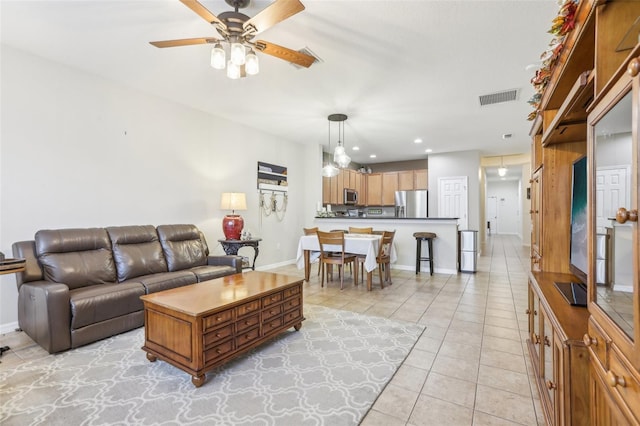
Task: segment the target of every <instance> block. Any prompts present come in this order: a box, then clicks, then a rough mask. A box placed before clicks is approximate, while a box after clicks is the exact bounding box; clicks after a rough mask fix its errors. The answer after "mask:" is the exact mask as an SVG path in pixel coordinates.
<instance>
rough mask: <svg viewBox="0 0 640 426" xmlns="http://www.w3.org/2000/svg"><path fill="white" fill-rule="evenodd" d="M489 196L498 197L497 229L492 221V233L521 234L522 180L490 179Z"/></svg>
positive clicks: (488, 185) (488, 184)
mask: <svg viewBox="0 0 640 426" xmlns="http://www.w3.org/2000/svg"><path fill="white" fill-rule="evenodd" d="M488 197H496V198H497V216H498V218H497V221H496V222H497V226H496V229H493V223H492V229H491V234H511V235H518V236H520V233H521V232H522V210H521V202H520V201H521V200H520V181H519V180H504V181H503V180H498V181H495V180H494V181H489V182H488V183H487V198H488ZM487 220H489V219H487ZM485 225H486V224H485Z"/></svg>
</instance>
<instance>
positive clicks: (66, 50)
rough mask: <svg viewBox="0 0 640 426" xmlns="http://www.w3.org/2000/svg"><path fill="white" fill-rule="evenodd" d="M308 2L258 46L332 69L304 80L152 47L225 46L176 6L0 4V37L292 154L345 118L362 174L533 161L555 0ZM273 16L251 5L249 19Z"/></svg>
mask: <svg viewBox="0 0 640 426" xmlns="http://www.w3.org/2000/svg"><path fill="white" fill-rule="evenodd" d="M302 2H303V3H304V5H305V6H306V10H304V11H302V12H301V13H299V14H297V15H294V16H292V17H291V18H289V19H287V20H285V21H283V22H281V23H279V24H277V25H276V26H274V27H272V28H270V29H268V30H267V31H265V32H264V33H262V34H260V36H259V37H258V38H260V39H264V40H267V41H269V42H273V43H276V44H280V45H283V46H285V47H288V48H291V49H294V50H298V49H301V48H304V47H307V48H309V49H310V50H311V51H313V52H314V53H315V54H316V55H317V56H319V57H320V58H321V59H322V61H323V62H322V63H316V64H314V65H312V66H311V67H310V68H309V69H298V68H295V67H293V66H292V65H290V64H288V63H287V62H285V61H282V60H280V59H277V58H273V57H271V56H267V55H264V54H261V53H259V54H258V55H259V57H260V61H261V62H260V67H261V70H260V73H259V74H258V75H257V76H252V77H247V78H244V79H241V80H235V81H233V80H229V79H228V78H227V77H226V76H225V74H224V71H220V70H214V69H213V68H211V67H210V66H209V59H210V50H211V47H210V46H206V45H199V46H187V47H176V48H167V49H158V48H155V47H153V46H151V45H150V44H149V41H157V40H169V39H180V38H193V37H214V36H216V35H217V33H216V32H215V29H214V28H213V27H211V26H210V25H209V24H208V23H206V22H205V21H204V20H203V19H202V18H200V17H199V16H198V15H196V14H195V13H194V12H193V11H191V10H190V9H189V8H187V7H186V6H185V5H183V4H182V3H180V2H179V1H178V0H139V1H129V0H109V1H99V0H92V1H88V0H86V1H78V0H75V1H55V0H47V1H24V0H20V1H7V0H0V18H1V21H0V23H1V33H0V35H1V41H2V43H3V44H6V45H8V46H12V47H15V48H18V49H22V50H25V51H28V52H31V53H33V54H36V55H39V56H43V57H45V58H49V59H51V60H54V61H56V62H60V63H63V64H66V65H69V66H71V67H75V68H80V69H83V70H85V71H87V72H90V73H93V74H97V75H100V76H102V77H104V78H106V79H109V80H113V81H116V82H120V83H122V84H124V85H126V86H130V87H133V88H135V89H138V90H140V91H143V92H146V93H150V94H154V95H158V96H161V97H163V98H167V99H171V100H174V101H176V102H179V103H181V104H184V105H187V106H190V107H193V108H196V109H199V110H204V111H208V112H210V113H212V114H215V115H218V116H222V117H225V118H228V119H229V120H232V121H236V122H241V123H243V124H246V125H248V126H251V127H254V128H257V129H259V130H262V131H264V132H266V133H269V134H273V135H276V136H279V137H281V138H283V139H287V140H291V141H295V142H300V143H308V144H324V145H327V143H328V121H327V116H328V115H329V114H332V113H345V114H347V115H348V116H349V119H348V120H347V121H346V123H345V144H346V148H347V150H348V152H349V154H350V155H351V157H352V159H353V161H356V162H358V163H363V164H367V163H378V162H386V161H401V160H409V159H419V158H425V157H426V154H425V149H427V148H431V149H432V150H433V152H434V153H441V152H451V151H464V150H473V149H479V150H480V151H481V152H482V154H483V155H487V156H494V155H508V154H516V153H524V152H528V150H529V143H530V139H529V136H528V132H529V129H530V127H531V122H529V121H527V120H526V117H527V115H528V114H529V112H530V111H531V107H530V106H529V105H528V104H527V100H528V99H529V98H530V97H531V96H532V95H533V89H532V88H531V85H530V83H529V80H530V79H531V77H532V76H533V72H534V71H532V70H528V71H527V70H525V67H526V66H527V65H529V64H531V63H535V62H536V61H537V60H539V57H540V54H541V53H542V52H543V51H544V50H545V49H546V48H547V45H548V43H549V42H550V40H551V36H550V35H549V34H548V33H547V32H546V31H547V30H548V29H549V28H550V25H551V20H552V19H553V18H554V17H555V16H556V14H557V10H558V5H557V2H556V1H555V0H534V1H525V0H501V1H482V0H473V1H429V0H422V1H406V0H385V1H364V0H361V1H355V0H341V1H330V0H302ZM202 4H203V5H205V7H207V8H208V9H209V10H210V11H211V12H213V13H214V14H216V15H219V14H220V13H221V12H224V11H229V10H231V7H230V6H228V5H227V4H226V3H225V2H224V1H222V0H216V1H213V0H202ZM269 4H270V2H269V1H262V0H253V1H252V4H251V5H250V6H249V7H248V8H246V9H242V10H241V12H243V13H245V14H247V15H249V16H254V15H255V14H257V13H258V12H259V11H260V10H262V9H263V8H265V7H267V6H268V5H269ZM508 89H519V90H520V92H519V98H518V100H517V101H513V102H505V103H500V104H495V105H488V106H483V107H481V106H480V103H479V100H478V97H479V96H480V95H485V94H489V93H494V92H497V91H502V90H508ZM3 107H5V106H4V105H3ZM333 129H334V130H333V138H332V140H331V142H332V145H335V142H336V134H337V130H336V129H337V128H335V127H334V128H333ZM505 133H510V134H512V135H513V136H512V137H511V138H510V139H506V140H505V139H503V138H502V135H503V134H505ZM416 138H422V140H423V143H422V144H415V143H413V141H414V139H416ZM354 145H357V146H359V147H360V148H361V149H360V151H358V152H354V151H352V150H351V149H352V147H353V146H354ZM332 148H333V146H332ZM372 153H375V154H377V158H376V159H374V160H372V159H370V158H369V155H370V154H372Z"/></svg>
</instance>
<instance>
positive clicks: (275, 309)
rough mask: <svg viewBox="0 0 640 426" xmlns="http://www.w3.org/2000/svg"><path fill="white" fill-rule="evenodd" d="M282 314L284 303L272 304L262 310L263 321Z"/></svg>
mask: <svg viewBox="0 0 640 426" xmlns="http://www.w3.org/2000/svg"><path fill="white" fill-rule="evenodd" d="M280 314H282V305H276V306H270V307H268V308H267V309H265V310H264V311H262V322H263V323H264V322H266V321H268V320H269V319H271V318H273V317H275V316H276V315H280Z"/></svg>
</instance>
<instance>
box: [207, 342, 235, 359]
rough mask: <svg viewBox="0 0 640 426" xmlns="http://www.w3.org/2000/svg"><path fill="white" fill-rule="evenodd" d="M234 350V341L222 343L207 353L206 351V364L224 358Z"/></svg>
mask: <svg viewBox="0 0 640 426" xmlns="http://www.w3.org/2000/svg"><path fill="white" fill-rule="evenodd" d="M232 350H233V341H231V340H229V341H228V342H224V343H221V344H219V345H217V346H214V347H212V348H211V349H207V350H206V351H204V362H205V364H206V363H208V362H209V361H212V360H215V359H216V358H219V357H222V356H224V355H225V354H227V353H229V352H231V351H232Z"/></svg>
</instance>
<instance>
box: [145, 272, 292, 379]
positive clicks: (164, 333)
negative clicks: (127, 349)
mask: <svg viewBox="0 0 640 426" xmlns="http://www.w3.org/2000/svg"><path fill="white" fill-rule="evenodd" d="M141 299H142V301H143V302H144V321H145V322H144V326H145V343H144V346H143V348H142V349H143V350H145V351H146V352H147V359H149V361H151V362H154V361H156V360H157V359H158V358H160V359H161V360H164V361H166V362H168V363H169V364H172V365H173V366H175V367H177V368H179V369H181V370H183V371H185V372H187V373H189V374H191V382H192V383H193V384H194V385H195V386H196V387H200V386H202V384H203V383H204V381H205V373H206V372H207V371H210V370H212V369H214V368H216V367H218V366H220V365H222V364H224V363H226V362H228V361H230V360H231V359H233V358H235V357H236V356H238V355H240V354H242V353H245V352H247V351H249V350H251V349H253V348H255V347H256V346H258V345H260V344H262V343H264V342H266V341H267V340H269V339H272V338H273V337H275V336H276V335H278V334H279V333H281V332H283V331H285V330H287V329H288V328H291V327H294V328H295V329H296V330H300V327H301V326H302V321H303V320H304V317H303V313H302V312H303V307H302V279H298V278H296V277H290V276H287V275H282V274H274V273H270V272H245V273H241V274H234V275H229V276H226V277H223V278H217V279H214V280H210V281H204V282H201V283H198V284H193V285H189V286H185V287H179V288H174V289H171V290H165V291H160V292H158V293H152V294H148V295H145V296H142V297H141Z"/></svg>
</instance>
